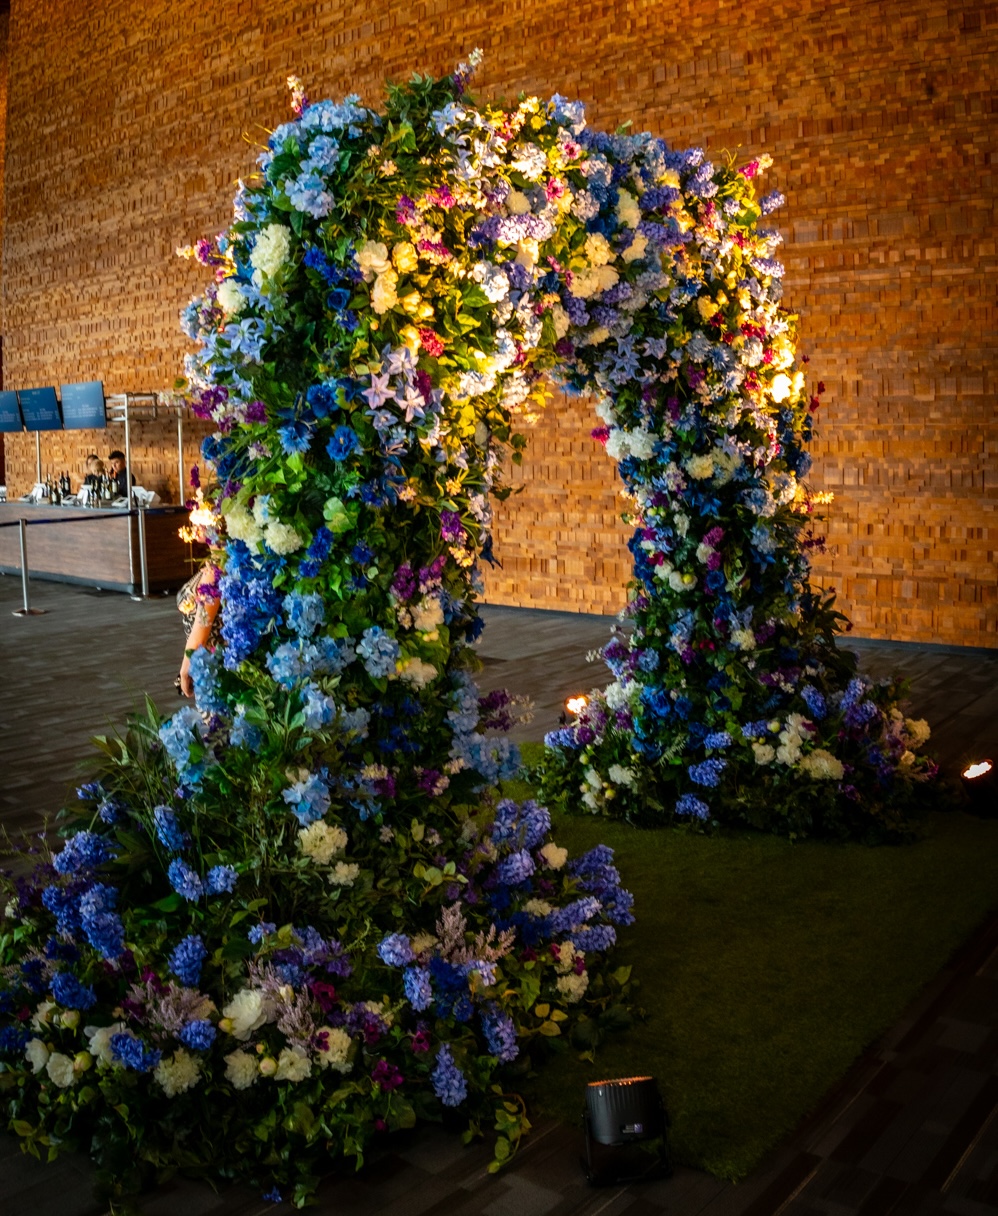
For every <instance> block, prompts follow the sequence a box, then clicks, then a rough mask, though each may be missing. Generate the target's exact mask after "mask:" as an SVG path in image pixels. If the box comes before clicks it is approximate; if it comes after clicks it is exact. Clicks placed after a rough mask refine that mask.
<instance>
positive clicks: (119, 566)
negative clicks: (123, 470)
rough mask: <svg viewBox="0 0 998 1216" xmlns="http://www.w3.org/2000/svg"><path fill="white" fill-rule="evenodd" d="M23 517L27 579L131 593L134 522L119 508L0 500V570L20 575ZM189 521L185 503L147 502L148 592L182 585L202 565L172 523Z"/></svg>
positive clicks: (136, 562)
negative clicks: (150, 504)
mask: <svg viewBox="0 0 998 1216" xmlns="http://www.w3.org/2000/svg"><path fill="white" fill-rule="evenodd" d="M19 519H25V520H27V521H28V527H27V546H28V573H29V576H30V577H31V578H37V579H47V580H49V581H54V582H60V583H78V584H82V585H83V586H88V587H99V588H102V589H104V590H108V591H125V592H127V593H128V594H130V595H134V594H137V593H138V592H139V591H141V589H142V558H141V551H140V545H139V521H138V519H137V518H136V517H135V515H132V516H131V517H130V516H129V513H128V511H127V510H126V509H124V508H116V507H100V508H90V507H73V506H61V505H60V506H52V505H50V504H49V503H33V502H19V501H15V502H5V503H0V525H6V524H12V525H13V526H12V527H5V526H0V572H2V573H3V574H20V572H21V543H20V538H19V533H20V529H19V528H18V527H17V521H18V520H19ZM186 521H187V511H186V510H185V509H184V508H183V507H177V506H174V507H150V508H149V509H148V510H147V511H146V512H145V540H146V565H147V570H148V577H149V590H150V591H169V590H172V589H174V588H177V587H180V586H181V584H182V583H183V582H184V580H185V579H186V578H188V577H189V575H190V574H191V572H192V571H193V570H194V569H195V568H196V566H197V565H199V564H200V557H199V555H198V554H197V553H192V547H191V545H189V544H188V543H187V542H186V541H183V540H181V539H180V536H179V535H178V529H179V528H180V527H182V526H183V524H184V523H185V522H186Z"/></svg>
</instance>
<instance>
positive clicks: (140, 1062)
mask: <svg viewBox="0 0 998 1216" xmlns="http://www.w3.org/2000/svg"><path fill="white" fill-rule="evenodd" d="M111 1058H112V1059H113V1060H114V1061H115V1062H116V1063H118V1064H123V1065H124V1066H125V1067H126V1068H131V1069H132V1070H133V1071H134V1072H152V1071H153V1069H154V1068H156V1067H157V1065H158V1064H159V1062H160V1060H161V1059H162V1058H163V1053H162V1052H161V1051H154V1050H151V1049H147V1048H146V1045H145V1043H143V1042H142V1040H141V1039H137V1038H136V1037H135V1035H133V1034H132V1033H131V1032H130V1031H127V1030H125V1031H122V1032H121V1033H120V1034H113V1035H111Z"/></svg>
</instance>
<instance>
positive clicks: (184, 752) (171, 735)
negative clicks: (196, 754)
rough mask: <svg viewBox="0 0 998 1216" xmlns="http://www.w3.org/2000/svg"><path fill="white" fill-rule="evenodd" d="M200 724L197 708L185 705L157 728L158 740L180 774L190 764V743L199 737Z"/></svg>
mask: <svg viewBox="0 0 998 1216" xmlns="http://www.w3.org/2000/svg"><path fill="white" fill-rule="evenodd" d="M202 725H203V723H202V719H201V714H200V713H199V712H198V710H196V709H195V708H194V707H193V705H185V706H184V707H183V709H180V710H178V711H177V712H176V713H175V714H174V715H173V717H172V718H167V720H166V721H165V722H164V723H163V725H162V726H161V727H160V728H159V738H160V742H161V743H162V744H163V746H164V747H165V748H166V751H167V754H168V755H169V757H170V759H171V760H172V761H173V763H174V764H175V765H176V766H177V770H178V772H180V773H181V774H183V773H184V770H185V769H187V768H188V766H189V765H190V762H191V744H192V743H194V742H195V741H196V740H197V739H198V738H200V734H201V727H202Z"/></svg>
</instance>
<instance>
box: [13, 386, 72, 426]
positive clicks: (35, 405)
mask: <svg viewBox="0 0 998 1216" xmlns="http://www.w3.org/2000/svg"><path fill="white" fill-rule="evenodd" d="M17 400H18V402H19V404H20V406H21V414H22V416H23V417H24V425H25V427H26V428H27V429H28V430H29V431H61V430H62V416H61V415H60V413H59V399H58V397H56V395H55V389H54V388H53V387H52V386H51V385H49V386H48V387H47V388H19V389H18V390H17Z"/></svg>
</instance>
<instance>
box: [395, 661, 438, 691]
mask: <svg viewBox="0 0 998 1216" xmlns="http://www.w3.org/2000/svg"><path fill="white" fill-rule="evenodd" d="M397 674H398V677H399V679H400V680H402V681H403V682H404V683H406V684H411V685H412V686H413V687H414V688H425V687H426V686H427V684H432V683H433V681H434V680H435V679H436V678H437V676H438V675H439V674H440V673H439V672H438V671H437V669H436V668H435V667H434V666H433V664H432V663H427V662H424V660H423V659H419V658H416V656H415V655H414V656H412V657H411V658H408V659H404V660H403V661H402V662H400V663H399V665H398V669H397Z"/></svg>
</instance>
